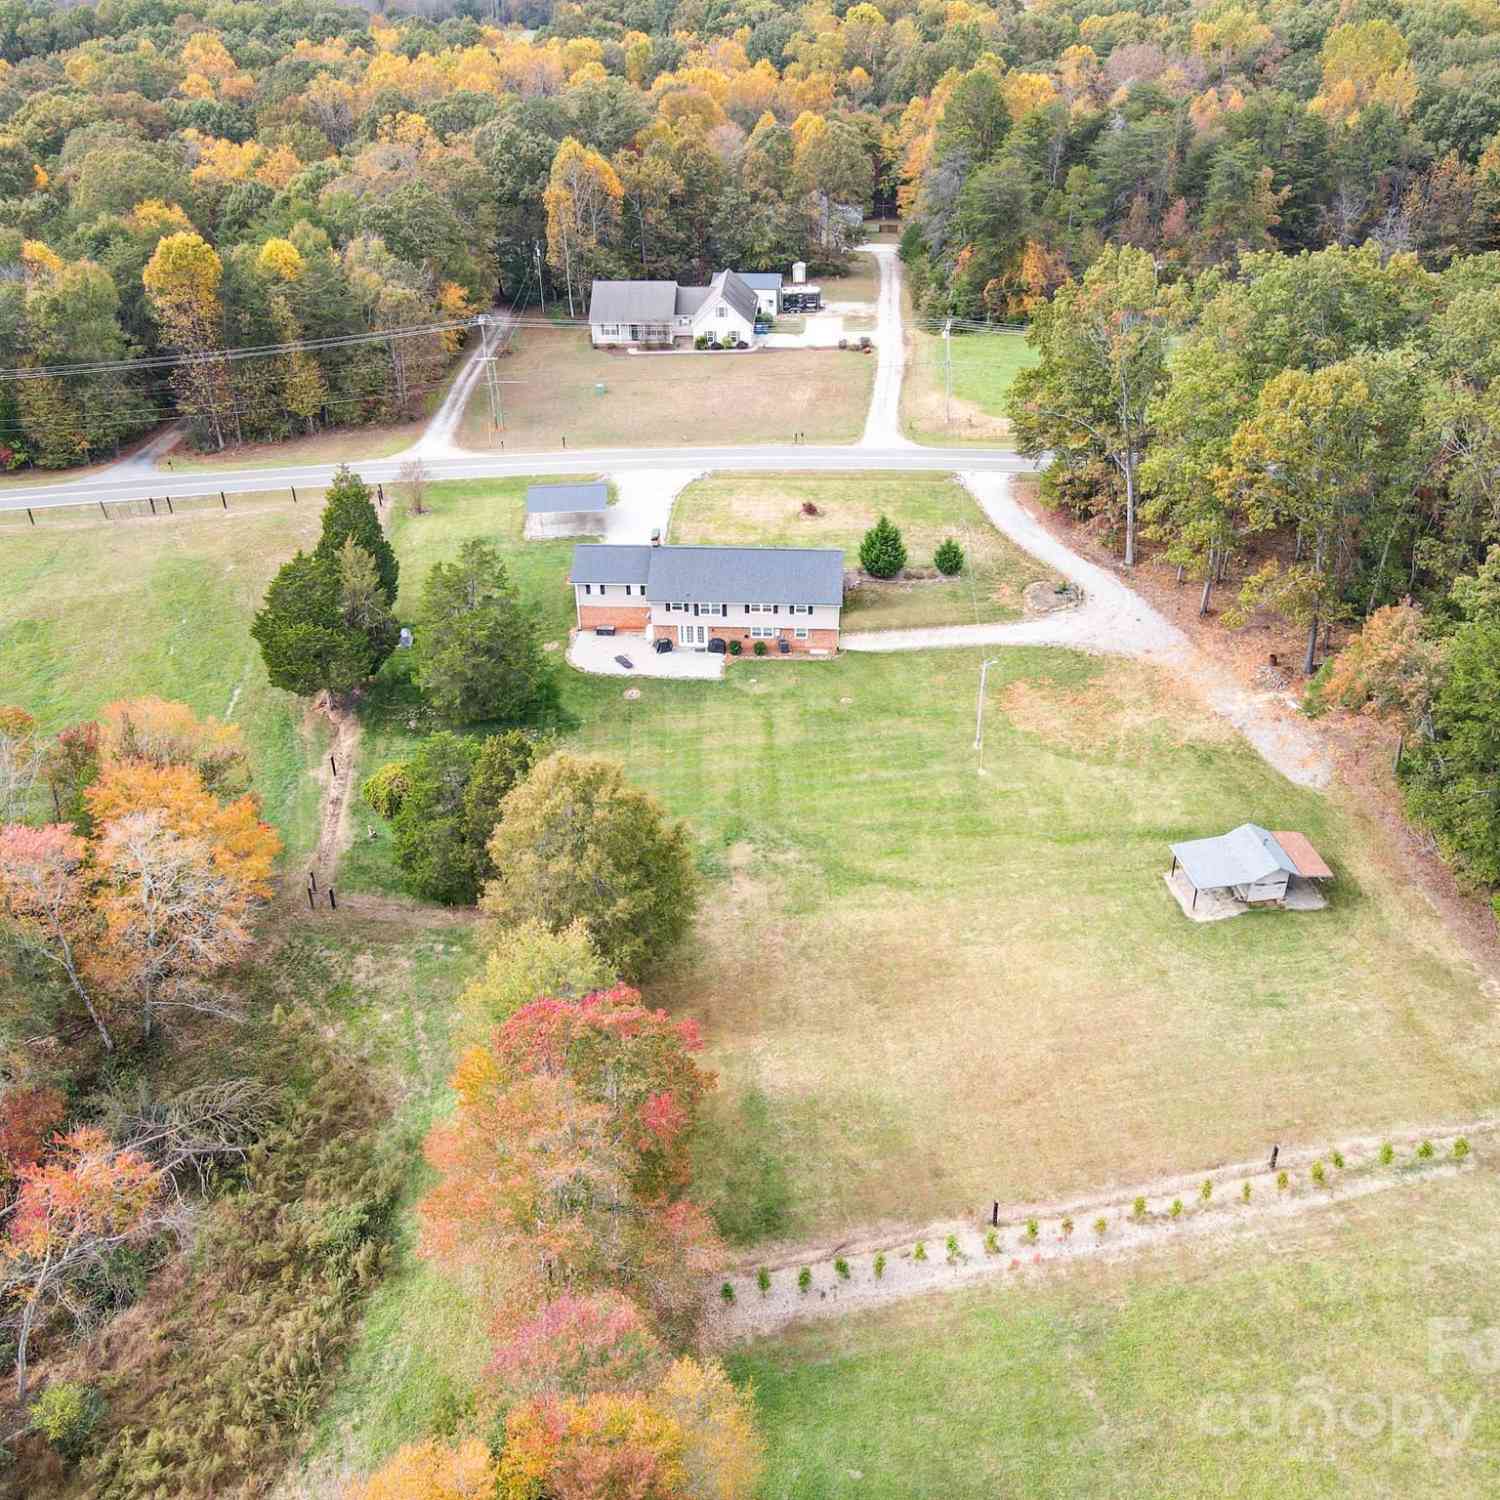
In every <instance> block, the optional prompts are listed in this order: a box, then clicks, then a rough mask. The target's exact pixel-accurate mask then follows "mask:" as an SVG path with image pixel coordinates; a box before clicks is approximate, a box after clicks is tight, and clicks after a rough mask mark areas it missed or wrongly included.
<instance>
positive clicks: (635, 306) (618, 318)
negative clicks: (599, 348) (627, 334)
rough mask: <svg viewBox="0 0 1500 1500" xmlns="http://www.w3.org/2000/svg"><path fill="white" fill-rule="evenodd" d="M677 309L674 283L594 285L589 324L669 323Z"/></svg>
mask: <svg viewBox="0 0 1500 1500" xmlns="http://www.w3.org/2000/svg"><path fill="white" fill-rule="evenodd" d="M676 309H677V283H676V282H675V281H596V282H595V283H594V289H593V291H592V292H591V293H590V295H589V322H590V323H670V322H671V321H672V318H673V316H674V315H675V313H676Z"/></svg>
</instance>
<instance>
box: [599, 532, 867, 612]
mask: <svg viewBox="0 0 1500 1500" xmlns="http://www.w3.org/2000/svg"><path fill="white" fill-rule="evenodd" d="M572 580H573V582H574V583H643V584H645V585H646V597H647V599H649V600H650V601H651V602H652V603H653V604H658V603H660V604H667V603H671V604H842V603H843V602H844V554H843V552H842V551H840V550H839V549H838V548H837V547H621V546H611V545H610V544H608V543H602V542H581V543H580V544H579V545H578V546H577V547H575V548H574V549H573V571H572Z"/></svg>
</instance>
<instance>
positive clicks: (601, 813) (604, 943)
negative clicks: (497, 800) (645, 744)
mask: <svg viewBox="0 0 1500 1500" xmlns="http://www.w3.org/2000/svg"><path fill="white" fill-rule="evenodd" d="M490 860H491V862H492V863H493V865H494V868H495V878H494V879H493V880H491V881H490V883H489V884H488V885H487V886H486V887H485V891H484V899H483V901H482V902H481V905H482V906H483V907H484V909H485V910H486V911H487V912H489V913H490V914H491V915H492V916H494V917H496V918H498V919H499V920H500V921H501V922H504V923H512V922H520V921H524V920H525V919H526V918H527V917H535V918H536V919H537V920H539V921H541V922H543V923H545V924H546V926H547V927H548V928H550V929H551V930H552V931H553V932H558V931H560V930H561V929H562V928H564V927H566V926H568V924H569V923H571V922H572V921H574V919H575V918H581V919H582V920H583V923H584V925H585V926H586V927H587V928H588V932H589V937H590V938H591V939H592V941H593V944H594V947H595V948H596V949H597V951H598V953H599V956H600V957H601V958H602V959H604V961H605V962H606V963H609V964H612V965H613V966H614V967H615V968H617V969H618V970H619V971H620V973H621V974H623V975H625V976H626V978H628V979H634V978H638V977H639V976H640V975H641V974H642V973H643V972H645V970H646V969H647V968H649V967H650V965H652V964H655V963H660V962H661V961H662V959H664V958H665V957H666V955H667V954H668V953H669V952H670V951H671V950H672V949H673V948H674V947H675V946H676V945H677V944H678V943H679V942H680V941H681V940H682V938H683V937H684V936H685V935H686V933H687V930H688V928H689V926H690V925H691V923H692V920H693V912H694V910H695V908H696V906H697V904H698V875H697V870H696V869H695V867H694V864H693V849H692V840H691V838H690V837H689V834H688V831H687V829H686V827H685V826H684V825H683V824H681V823H673V822H669V821H668V819H667V817H666V814H665V812H664V811H663V809H662V806H661V804H660V803H659V802H658V801H657V800H656V798H655V797H652V796H650V795H649V794H648V793H646V792H642V791H639V790H637V789H636V788H635V787H632V786H631V785H629V783H627V782H626V780H625V777H624V775H623V773H622V772H621V770H620V767H619V766H617V765H616V764H614V762H612V761H607V760H594V759H589V758H586V757H582V756H576V755H564V754H561V753H559V754H557V755H553V756H551V757H550V758H549V759H547V760H545V761H543V762H542V763H541V764H540V765H539V766H537V768H536V769H535V770H534V771H533V772H532V773H531V775H530V776H529V777H528V778H527V780H526V781H525V782H524V783H522V785H520V786H519V787H517V788H516V789H515V791H513V792H512V793H511V794H510V796H508V797H507V798H506V799H505V811H504V815H503V816H502V817H501V819H500V825H499V827H498V828H496V829H495V833H494V837H493V838H491V840H490Z"/></svg>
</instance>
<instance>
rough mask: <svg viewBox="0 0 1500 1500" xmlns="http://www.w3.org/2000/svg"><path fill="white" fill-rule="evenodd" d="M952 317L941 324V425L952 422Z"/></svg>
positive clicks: (945, 425) (948, 424)
mask: <svg viewBox="0 0 1500 1500" xmlns="http://www.w3.org/2000/svg"><path fill="white" fill-rule="evenodd" d="M952 407H953V319H952V318H949V319H948V321H947V322H946V323H944V324H943V426H944V427H948V426H950V425H951V424H952V422H953V417H952Z"/></svg>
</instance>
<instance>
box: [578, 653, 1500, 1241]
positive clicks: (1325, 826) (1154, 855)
mask: <svg viewBox="0 0 1500 1500" xmlns="http://www.w3.org/2000/svg"><path fill="white" fill-rule="evenodd" d="M979 656H980V653H978V652H971V651H942V652H933V653H930V654H922V653H913V654H904V653H903V654H889V655H886V654H880V655H858V654H851V655H849V656H846V657H844V658H841V659H839V660H837V661H834V662H829V663H786V662H777V661H769V660H767V661H761V660H746V661H742V662H740V663H737V664H735V665H733V666H732V667H731V668H730V670H729V674H728V677H727V679H726V681H725V682H724V683H719V684H715V683H707V684H688V683H653V682H642V683H640V684H639V687H640V691H641V695H642V696H641V697H640V698H639V700H637V701H634V702H627V701H625V700H624V698H623V696H622V694H623V685H622V684H620V683H619V682H618V681H601V680H592V681H584V680H582V679H579V678H573V679H572V681H571V685H570V689H569V695H568V697H569V703H570V705H571V706H572V707H573V709H574V711H575V712H576V714H577V716H578V718H579V720H580V721H581V724H582V727H581V728H580V729H579V730H578V731H577V732H576V734H575V735H574V737H573V743H575V744H577V745H578V746H579V747H580V748H582V749H585V750H588V751H591V752H596V753H599V754H603V755H608V756H613V757H615V758H617V759H619V760H621V761H622V762H623V763H624V764H625V766H626V768H627V770H628V771H629V773H630V775H631V776H632V777H634V778H635V779H637V780H638V781H640V782H641V783H643V784H644V785H646V786H648V787H650V788H651V789H652V790H654V791H656V792H657V793H658V794H659V795H660V796H661V797H662V799H663V801H664V802H665V804H666V806H667V807H668V808H669V809H671V811H672V812H674V813H676V814H679V815H681V816H683V817H686V818H688V819H689V820H690V822H691V823H692V825H693V827H694V829H695V830H696V832H697V834H698V836H699V838H700V840H701V842H702V846H703V850H704V856H703V857H704V864H705V868H706V869H707V870H708V871H709V872H710V874H711V876H712V877H713V878H712V880H711V882H710V884H709V885H708V888H707V891H706V894H705V905H704V911H703V916H702V920H701V921H700V922H699V924H698V929H697V935H696V938H695V940H694V941H693V942H692V943H691V944H690V945H689V946H688V948H687V949H686V951H684V952H683V953H682V954H680V955H679V956H678V957H677V958H676V959H675V960H673V961H672V963H671V964H670V965H669V967H668V968H667V969H666V971H665V972H664V973H663V974H662V975H660V976H659V977H658V978H657V980H656V981H655V982H654V983H653V984H652V985H651V986H650V989H651V993H652V995H653V996H654V997H655V998H657V999H658V1000H660V1001H663V1002H665V1003H666V1004H667V1005H668V1006H669V1007H670V1008H672V1009H673V1010H675V1011H680V1012H685V1013H690V1014H692V1015H694V1016H696V1017H697V1018H698V1019H699V1020H700V1021H701V1022H702V1024H703V1028H704V1032H705V1035H706V1036H707V1037H708V1039H709V1051H710V1061H711V1063H712V1065H713V1066H714V1067H716V1068H717V1069H718V1070H719V1072H720V1074H721V1079H722V1085H723V1086H722V1088H721V1089H720V1090H719V1093H718V1099H717V1106H716V1113H715V1116H714V1119H713V1121H712V1123H711V1128H710V1131H709V1138H708V1140H707V1142H706V1144H705V1147H704V1151H703V1161H702V1172H703V1182H704V1192H705V1194H706V1195H707V1197H708V1198H709V1200H710V1201H711V1202H712V1203H713V1205H714V1208H715V1211H716V1213H717V1214H718V1216H719V1219H720V1222H721V1224H722V1225H723V1226H724V1227H725V1229H726V1230H727V1231H728V1232H729V1233H730V1235H731V1236H732V1237H733V1238H734V1239H736V1240H739V1241H749V1240H755V1239H760V1238H776V1237H785V1236H790V1237H801V1236H806V1235H810V1234H814V1233H817V1234H827V1235H830V1236H833V1235H837V1234H838V1233H840V1232H841V1231H843V1230H845V1229H849V1228H853V1227H855V1226H860V1227H868V1226H873V1225H876V1224H879V1223H883V1222H894V1223H904V1224H912V1223H917V1224H920V1223H922V1222H924V1221H927V1220H929V1219H931V1218H933V1217H937V1216H940V1215H945V1214H949V1213H955V1212H966V1211H973V1210H975V1209H976V1208H977V1207H979V1206H981V1205H988V1203H989V1201H990V1199H991V1198H992V1197H995V1198H1000V1199H1002V1200H1007V1201H1009V1200H1022V1201H1024V1200H1027V1199H1040V1198H1048V1197H1052V1196H1054V1195H1056V1194H1060V1193H1068V1192H1072V1191H1075V1190H1082V1189H1084V1188H1092V1187H1098V1186H1100V1185H1102V1184H1106V1183H1109V1182H1111V1181H1115V1180H1122V1179H1123V1180H1126V1181H1129V1180H1134V1179H1136V1178H1139V1177H1141V1176H1143V1175H1146V1176H1150V1175H1155V1174H1157V1173H1159V1172H1161V1171H1166V1170H1173V1171H1189V1170H1194V1169H1197V1168H1200V1167H1207V1166H1211V1165H1212V1164H1214V1163H1216V1162H1220V1161H1224V1160H1227V1159H1239V1158H1243V1157H1244V1156H1245V1155H1247V1154H1254V1153H1256V1152H1258V1151H1259V1150H1260V1149H1261V1148H1262V1146H1263V1145H1264V1144H1266V1143H1267V1142H1269V1141H1272V1140H1277V1139H1280V1140H1286V1141H1294V1140H1295V1141H1300V1140H1310V1141H1316V1140H1318V1139H1320V1138H1325V1137H1327V1136H1329V1135H1333V1134H1345V1133H1349V1132H1355V1131H1359V1130H1363V1129H1366V1128H1369V1129H1377V1128H1379V1127H1380V1126H1381V1125H1382V1124H1384V1123H1387V1122H1390V1121H1393V1120H1419V1121H1420V1120H1427V1119H1434V1118H1441V1117H1453V1116H1458V1117H1462V1116H1465V1115H1468V1114H1471V1113H1476V1112H1478V1111H1480V1110H1483V1109H1486V1108H1489V1107H1492V1106H1493V1105H1494V1103H1495V1101H1496V1097H1497V1085H1496V1077H1495V1072H1494V1069H1493V1067H1492V1065H1491V1062H1492V1058H1493V1055H1494V1049H1495V1045H1496V1042H1497V1026H1496V1020H1495V1016H1494V1007H1493V1003H1492V1001H1491V1000H1489V999H1488V998H1487V997H1486V996H1485V994H1484V993H1483V992H1482V990H1481V987H1480V983H1479V978H1478V976H1477V974H1476V973H1475V972H1474V971H1473V970H1472V969H1471V968H1470V967H1469V965H1468V964H1467V963H1466V962H1465V961H1464V960H1463V959H1462V958H1461V957H1460V955H1459V954H1458V952H1457V951H1456V949H1455V946H1454V944H1453V943H1452V941H1451V940H1450V939H1449V937H1448V936H1447V934H1446V932H1445V931H1444V930H1443V929H1442V927H1441V926H1440V924H1439V922H1438V920H1437V918H1436V917H1435V916H1434V914H1433V913H1432V912H1431V910H1430V909H1429V908H1427V907H1426V906H1425V905H1424V903H1422V901H1421V900H1420V898H1419V897H1418V896H1416V895H1415V894H1414V893H1412V892H1411V891H1410V890H1409V889H1407V888H1406V887H1405V886H1404V885H1403V884H1402V882H1401V880H1400V879H1399V878H1398V877H1397V876H1395V875H1393V874H1392V873H1390V872H1389V871H1388V870H1387V869H1386V868H1385V867H1384V866H1383V865H1382V863H1381V857H1380V837H1379V834H1378V832H1377V831H1376V830H1374V829H1373V828H1372V827H1370V826H1368V825H1366V824H1365V823H1364V822H1362V821H1361V820H1360V819H1359V818H1358V816H1357V814H1356V813H1355V812H1354V811H1350V810H1346V809H1344V808H1343V807H1341V806H1340V805H1338V804H1337V803H1335V802H1332V801H1330V800H1328V799H1326V798H1323V797H1321V796H1318V795H1316V794H1313V793H1310V792H1307V791H1303V790H1299V789H1297V788H1295V787H1293V786H1292V785H1290V784H1289V783H1288V782H1286V781H1285V780H1284V779H1282V778H1281V777H1280V776H1279V775H1277V774H1276V773H1275V772H1273V771H1272V770H1271V769H1270V768H1269V767H1268V766H1267V765H1266V764H1265V763H1264V762H1263V761H1261V760H1260V759H1259V757H1257V756H1256V755H1255V754H1254V753H1253V752H1252V751H1251V750H1250V749H1249V748H1248V746H1247V745H1245V744H1244V742H1243V741H1241V740H1239V739H1238V738H1237V737H1234V736H1232V735H1230V734H1228V733H1227V731H1226V730H1225V729H1224V727H1223V726H1222V724H1221V723H1220V722H1219V721H1218V720H1216V719H1212V718H1208V717H1207V716H1206V715H1205V714H1204V712H1203V711H1202V710H1201V709H1198V708H1196V707H1195V706H1194V704H1193V703H1191V702H1190V701H1188V700H1186V699H1184V698H1182V697H1180V696H1178V695H1176V694H1174V693H1173V692H1172V691H1171V685H1170V683H1169V682H1168V680H1167V679H1165V678H1164V677H1162V676H1160V675H1158V674H1156V673H1154V672H1152V671H1149V670H1147V669H1145V668H1141V667H1133V666H1130V665H1127V664H1124V663H1119V662H1106V661H1102V660H1098V659H1091V658H1087V657H1083V656H1080V655H1076V654H1072V653H1068V652H1064V651H1057V650H1043V649H1035V650H1009V651H1006V652H1003V653H1001V654H1000V655H999V659H998V661H997V662H996V664H995V665H994V666H993V667H992V668H991V670H990V678H989V682H990V695H989V701H988V705H987V725H986V732H985V767H986V774H985V775H983V776H979V775H976V769H975V755H974V750H973V740H974V713H975V688H976V684H977V680H978V668H979ZM1246 819H1253V820H1255V821H1258V822H1260V823H1262V824H1265V825H1268V826H1271V827H1275V828H1297V829H1301V830H1303V831H1305V832H1306V833H1307V834H1308V835H1309V837H1311V838H1312V840H1313V842H1314V843H1315V844H1316V845H1317V846H1318V847H1319V848H1321V849H1322V850H1323V852H1324V853H1325V855H1326V856H1327V857H1329V858H1330V859H1331V861H1332V862H1333V863H1334V865H1335V867H1336V869H1337V870H1338V874H1339V880H1338V885H1337V894H1336V897H1335V900H1334V903H1333V905H1332V907H1331V908H1330V909H1329V910H1327V911H1325V912H1322V913H1316V914H1308V915H1297V914H1292V913H1284V912H1265V913H1257V914H1254V915H1252V916H1248V917H1245V918H1242V919H1240V920H1237V921H1231V922H1225V923H1217V924H1212V925H1198V924H1194V923H1190V922H1188V921H1186V920H1185V919H1184V918H1183V917H1182V915H1181V914H1180V912H1179V911H1178V909H1177V907H1176V905H1175V903H1174V902H1173V900H1172V899H1171V897H1170V896H1169V894H1168V892H1167V890H1166V889H1165V886H1164V883H1163V880H1162V875H1163V872H1164V871H1165V869H1166V866H1167V864H1168V861H1169V854H1168V851H1167V845H1168V843H1169V842H1170V841H1172V840H1175V839H1183V838H1189V837H1194V836H1199V835H1203V834H1208V833H1212V832H1216V831H1220V830H1223V829H1226V828H1230V827H1233V826H1235V825H1236V824H1238V823H1240V822H1243V821H1244V820H1246Z"/></svg>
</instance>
